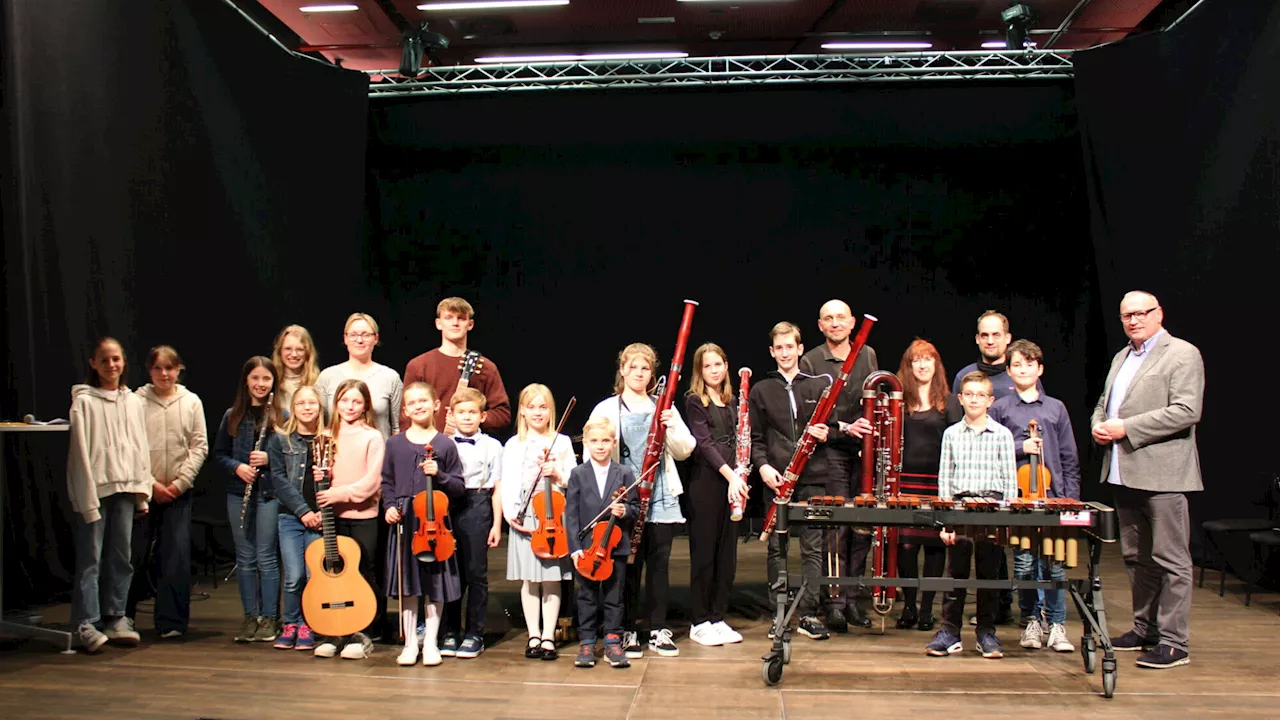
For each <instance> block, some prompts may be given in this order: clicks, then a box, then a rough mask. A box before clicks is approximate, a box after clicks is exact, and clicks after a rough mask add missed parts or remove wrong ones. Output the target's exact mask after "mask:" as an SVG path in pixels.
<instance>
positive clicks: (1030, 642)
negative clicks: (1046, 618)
mask: <svg viewBox="0 0 1280 720" xmlns="http://www.w3.org/2000/svg"><path fill="white" fill-rule="evenodd" d="M1043 635H1044V629H1043V628H1041V626H1040V618H1035V617H1033V618H1031V622H1029V623H1027V626H1026V627H1025V628H1023V629H1022V640H1021V641H1020V642H1019V643H1018V644H1019V645H1021V646H1022V647H1024V648H1026V649H1028V650H1039V649H1040V648H1041V647H1043V645H1042V644H1041V643H1040V638H1041V636H1043Z"/></svg>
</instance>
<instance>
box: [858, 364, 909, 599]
mask: <svg viewBox="0 0 1280 720" xmlns="http://www.w3.org/2000/svg"><path fill="white" fill-rule="evenodd" d="M881 386H887V387H888V388H889V391H888V392H884V391H883V390H881ZM862 417H864V418H866V420H867V422H869V423H871V427H873V428H874V431H873V432H869V433H867V434H866V435H863V436H862V494H863V495H871V496H873V497H874V498H875V500H876V504H877V505H880V504H882V503H884V502H885V500H886V498H889V497H891V496H896V495H897V494H898V483H899V480H900V478H901V473H902V383H901V382H900V381H899V380H898V376H897V375H894V374H893V373H891V372H887V371H885V370H877V371H876V372H873V373H871V374H870V375H868V376H867V379H866V380H865V381H864V382H863V383H862ZM870 552H871V576H872V577H878V578H892V577H897V568H898V529H897V528H896V527H889V526H884V525H877V526H875V527H874V528H872V531H871V550H870ZM896 595H897V588H896V587H895V586H892V585H873V586H872V588H871V605H872V607H873V608H874V609H875V611H876V612H878V613H880V614H881V615H888V614H889V611H891V610H892V609H893V602H894V598H895V597H896Z"/></svg>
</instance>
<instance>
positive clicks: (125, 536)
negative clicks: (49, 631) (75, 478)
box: [71, 493, 137, 625]
mask: <svg viewBox="0 0 1280 720" xmlns="http://www.w3.org/2000/svg"><path fill="white" fill-rule="evenodd" d="M136 498H137V496H136V495H134V494H133V493H116V494H114V495H108V496H107V497H104V498H102V499H100V500H99V501H98V502H99V505H98V513H99V514H100V515H101V516H102V517H100V518H98V519H97V520H94V521H93V522H91V523H86V522H85V521H84V517H83V516H82V515H80V514H79V513H76V517H75V520H74V521H73V524H74V526H75V543H76V575H75V583H74V584H73V585H72V588H71V624H73V625H81V624H84V623H89V624H90V625H101V624H102V619H103V617H109V618H118V617H123V616H124V612H125V604H126V603H127V602H128V600H129V584H130V583H131V582H133V565H132V563H130V562H129V555H130V549H131V544H132V541H133V515H134V513H135V511H136V507H137V506H136V504H135V503H136Z"/></svg>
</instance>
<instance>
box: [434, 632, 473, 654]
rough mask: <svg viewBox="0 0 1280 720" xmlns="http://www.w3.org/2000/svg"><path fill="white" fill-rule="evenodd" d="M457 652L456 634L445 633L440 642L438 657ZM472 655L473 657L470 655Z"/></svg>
mask: <svg viewBox="0 0 1280 720" xmlns="http://www.w3.org/2000/svg"><path fill="white" fill-rule="evenodd" d="M457 654H458V636H457V635H445V636H444V640H443V641H442V642H441V643H440V657H455V656H457ZM472 657H475V656H474V655H472Z"/></svg>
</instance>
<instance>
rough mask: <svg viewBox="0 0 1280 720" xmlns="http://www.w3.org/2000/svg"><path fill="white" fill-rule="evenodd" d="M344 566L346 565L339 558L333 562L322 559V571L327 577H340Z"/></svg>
mask: <svg viewBox="0 0 1280 720" xmlns="http://www.w3.org/2000/svg"><path fill="white" fill-rule="evenodd" d="M346 566H347V563H346V561H344V560H343V559H342V557H341V556H339V557H337V558H335V559H334V560H329V558H325V559H324V571H325V572H326V573H327V574H329V575H341V574H342V571H343V570H344V569H345V568H346Z"/></svg>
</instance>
